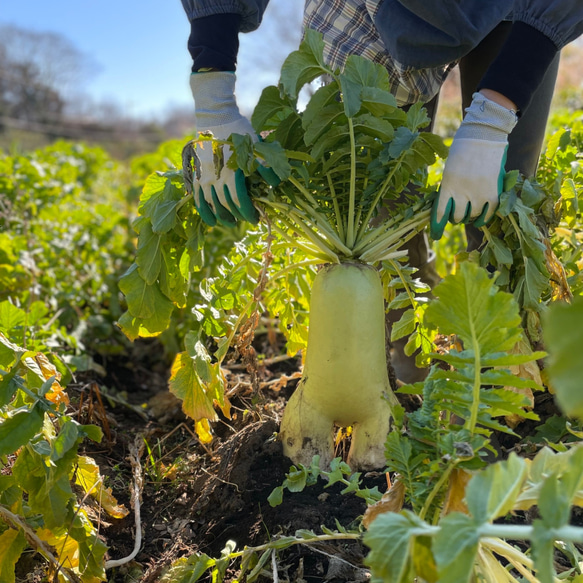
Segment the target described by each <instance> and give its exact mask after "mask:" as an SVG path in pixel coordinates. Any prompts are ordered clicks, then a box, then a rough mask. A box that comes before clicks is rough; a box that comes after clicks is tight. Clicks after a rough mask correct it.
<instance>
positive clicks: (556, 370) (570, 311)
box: [543, 297, 583, 419]
mask: <svg viewBox="0 0 583 583" xmlns="http://www.w3.org/2000/svg"><path fill="white" fill-rule="evenodd" d="M543 330H544V339H545V344H546V345H547V346H548V349H549V360H548V367H547V371H548V373H549V376H550V378H551V381H552V385H553V387H554V388H555V391H556V396H557V401H558V403H559V405H560V406H561V408H562V410H563V411H564V412H565V413H566V414H567V415H570V416H573V417H578V418H579V419H583V380H582V379H583V359H582V358H581V354H580V351H581V346H583V298H581V297H579V298H576V299H575V300H574V301H573V303H572V304H571V305H561V304H555V305H553V306H551V307H550V309H549V310H548V311H547V312H546V313H545V314H544V316H543Z"/></svg>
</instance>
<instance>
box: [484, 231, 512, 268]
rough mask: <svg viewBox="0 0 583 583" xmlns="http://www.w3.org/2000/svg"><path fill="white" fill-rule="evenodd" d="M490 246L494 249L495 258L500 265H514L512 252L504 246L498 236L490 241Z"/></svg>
mask: <svg viewBox="0 0 583 583" xmlns="http://www.w3.org/2000/svg"><path fill="white" fill-rule="evenodd" d="M488 246H489V247H490V248H491V249H492V251H493V253H494V257H495V258H496V261H497V262H498V263H501V264H502V265H512V262H513V259H512V251H511V250H510V249H509V248H508V247H507V246H506V245H505V244H504V242H503V241H502V240H501V239H499V238H498V237H496V236H492V237H490V238H489V239H488Z"/></svg>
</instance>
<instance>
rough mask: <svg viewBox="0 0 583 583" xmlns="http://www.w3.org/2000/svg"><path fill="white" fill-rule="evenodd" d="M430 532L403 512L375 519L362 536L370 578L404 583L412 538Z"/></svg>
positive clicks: (421, 523) (419, 521)
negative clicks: (366, 551)
mask: <svg viewBox="0 0 583 583" xmlns="http://www.w3.org/2000/svg"><path fill="white" fill-rule="evenodd" d="M430 528H431V527H429V525H428V524H427V523H425V522H424V521H423V520H421V519H419V518H418V517H417V516H416V515H415V514H413V513H412V512H409V511H407V510H404V511H403V512H401V513H399V514H396V513H393V512H387V513H386V514H381V515H380V516H378V517H377V518H376V519H375V520H374V521H373V523H372V524H371V525H370V528H369V530H368V532H367V533H366V534H365V535H364V544H365V545H366V546H367V547H369V548H370V553H369V554H368V556H367V557H366V559H365V563H366V565H368V566H369V567H370V569H371V572H372V575H373V576H374V577H378V578H380V579H381V580H382V581H383V583H404V582H405V576H406V575H407V572H408V570H409V564H410V561H411V551H412V548H413V541H414V537H415V536H422V535H425V534H428V531H429V530H430Z"/></svg>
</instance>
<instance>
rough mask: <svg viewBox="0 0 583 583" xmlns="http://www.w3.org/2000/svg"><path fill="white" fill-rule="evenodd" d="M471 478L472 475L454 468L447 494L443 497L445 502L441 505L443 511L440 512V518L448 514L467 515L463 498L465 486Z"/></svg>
mask: <svg viewBox="0 0 583 583" xmlns="http://www.w3.org/2000/svg"><path fill="white" fill-rule="evenodd" d="M471 477H472V474H470V473H469V472H466V471H465V470H460V469H458V468H455V469H454V470H453V471H452V472H451V475H450V477H449V485H448V488H447V494H446V495H445V501H444V503H443V510H442V511H441V515H442V516H445V515H446V514H449V513H450V512H462V513H463V514H467V513H468V507H467V506H466V503H465V501H464V498H465V497H466V486H467V485H468V482H469V481H470V478H471Z"/></svg>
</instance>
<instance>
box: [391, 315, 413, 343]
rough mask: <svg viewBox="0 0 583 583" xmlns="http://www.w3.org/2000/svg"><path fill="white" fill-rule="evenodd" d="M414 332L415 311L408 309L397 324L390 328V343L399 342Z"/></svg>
mask: <svg viewBox="0 0 583 583" xmlns="http://www.w3.org/2000/svg"><path fill="white" fill-rule="evenodd" d="M413 330H415V310H414V309H412V308H411V309H409V310H406V311H405V312H403V315H402V316H401V318H400V319H399V321H398V322H395V323H394V324H393V326H392V328H391V341H392V342H394V341H395V340H399V338H403V337H404V336H407V335H409V334H411V333H412V332H413Z"/></svg>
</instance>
